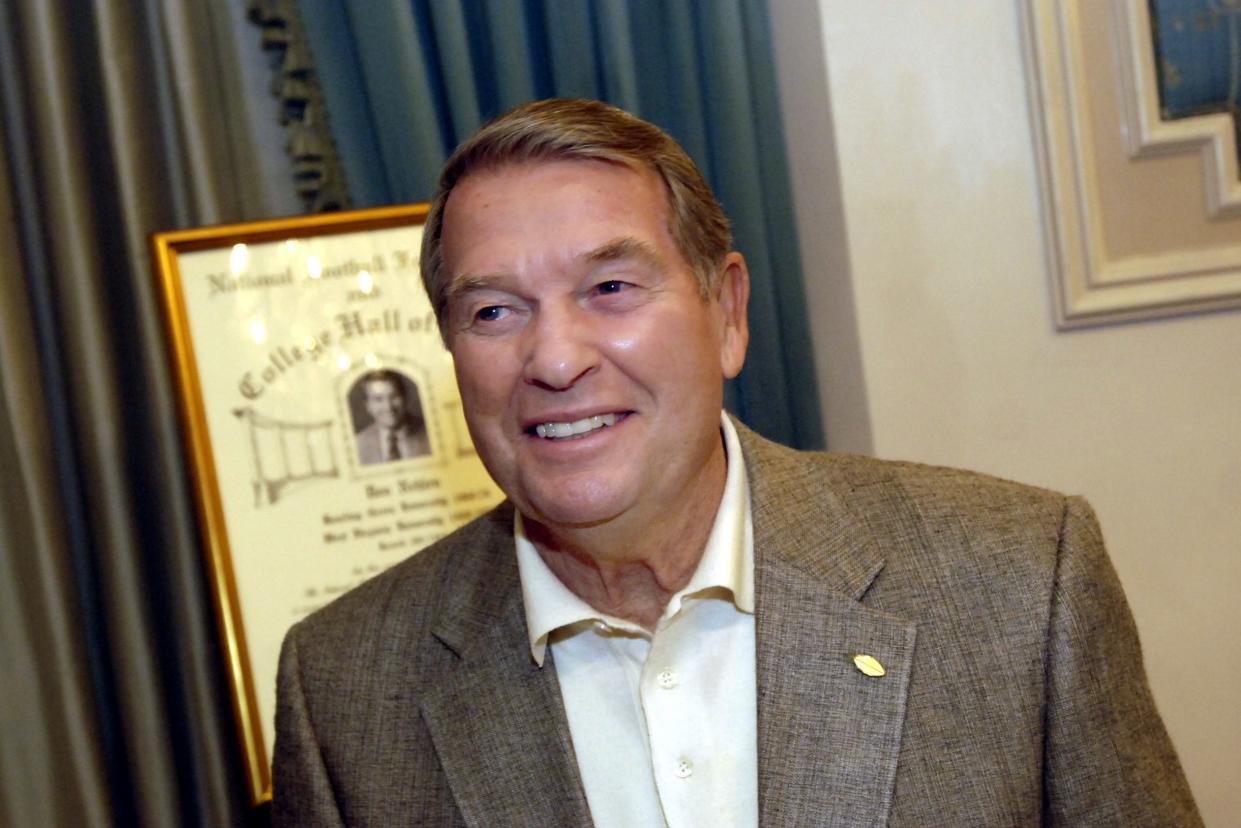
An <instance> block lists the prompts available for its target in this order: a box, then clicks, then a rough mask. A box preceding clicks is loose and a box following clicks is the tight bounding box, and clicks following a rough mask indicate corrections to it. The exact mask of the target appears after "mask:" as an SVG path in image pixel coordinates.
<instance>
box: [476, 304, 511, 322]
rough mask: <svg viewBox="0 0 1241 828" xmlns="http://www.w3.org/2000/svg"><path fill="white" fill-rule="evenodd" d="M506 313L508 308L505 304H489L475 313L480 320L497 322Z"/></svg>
mask: <svg viewBox="0 0 1241 828" xmlns="http://www.w3.org/2000/svg"><path fill="white" fill-rule="evenodd" d="M506 313H508V308H506V307H504V306H503V305H488V306H487V307H485V308H482V309H480V310H479V311H478V312H477V313H476V314H474V318H475V319H477V320H478V321H479V322H497V321H499V320H501V319H503V318H504V316H505V314H506Z"/></svg>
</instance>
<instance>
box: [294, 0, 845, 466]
mask: <svg viewBox="0 0 1241 828" xmlns="http://www.w3.org/2000/svg"><path fill="white" fill-rule="evenodd" d="M299 8H300V9H301V10H302V14H303V19H304V22H305V28H306V31H307V36H308V38H309V40H310V44H309V46H310V49H311V51H312V52H313V53H314V54H315V63H316V66H317V67H318V68H319V70H320V76H321V81H322V83H323V87H324V94H325V97H326V99H327V102H328V107H329V109H330V110H331V111H332V113H333V116H332V124H333V131H334V134H335V135H336V137H337V141H338V144H339V145H340V147H341V158H342V163H343V164H344V166H345V168H346V169H347V171H348V177H349V180H350V182H351V188H350V189H351V193H352V195H353V199H354V203H355V204H357V205H359V206H361V205H375V204H385V203H392V202H401V201H425V200H426V199H428V198H429V197H430V195H431V193H432V192H433V191H434V186H435V179H436V176H437V175H438V172H439V168H440V166H441V165H442V164H443V162H444V160H445V158H446V157H447V155H448V154H449V153H450V152H451V151H452V149H453V147H455V146H456V144H457V143H459V142H460V141H461V140H463V139H464V138H465V137H467V136H468V135H469V134H470V133H471V132H473V131H474V130H475V129H477V128H478V127H479V126H480V125H481V124H482V123H483V122H484V121H485V120H486V119H488V118H490V117H493V116H495V115H497V114H499V113H500V112H502V111H504V110H506V109H509V108H511V107H513V106H516V105H518V104H520V103H523V102H525V101H529V100H533V99H536V98H545V97H552V96H565V97H585V98H598V99H601V100H606V101H610V102H612V103H615V104H617V105H619V106H622V107H624V108H625V109H628V110H630V111H631V112H634V113H635V114H637V115H639V116H641V117H644V118H646V119H648V120H650V121H652V122H654V123H656V124H659V125H660V126H661V127H663V128H664V129H665V130H667V131H668V132H669V133H670V134H671V135H672V136H673V137H675V138H676V139H677V140H678V141H680V142H681V144H682V145H683V146H684V147H685V149H686V151H687V152H688V153H689V154H690V155H691V156H692V157H693V158H694V159H695V160H696V161H697V162H698V164H699V165H700V167H701V168H702V170H703V173H704V175H705V176H706V177H707V179H708V180H709V181H710V182H711V184H712V186H713V188H714V189H715V191H716V194H717V195H718V196H719V198H720V201H721V202H722V203H723V205H724V208H725V210H726V211H727V212H728V214H729V216H730V217H731V218H732V219H733V225H734V232H735V235H736V238H737V246H738V248H739V249H740V250H741V251H742V252H743V253H745V255H746V259H747V261H748V262H749V265H750V271H751V276H752V277H753V290H752V299H751V306H750V326H751V345H750V352H749V355H748V358H747V362H746V368H745V370H744V371H743V372H742V373H741V376H740V377H738V378H737V379H736V380H735V381H733V382H731V383H729V384H728V387H727V389H726V397H725V399H726V404H727V405H728V407H729V408H730V409H731V410H733V411H735V412H736V413H737V414H738V415H740V416H741V418H742V419H743V420H745V421H746V422H747V423H749V424H750V425H751V426H753V427H754V428H756V429H757V430H758V431H760V432H761V433H763V434H765V435H767V436H769V437H772V438H774V439H776V440H779V441H781V442H784V443H787V444H790V445H794V446H798V447H801V448H821V447H822V445H823V436H822V435H823V431H822V422H821V419H820V415H819V402H818V395H817V392H816V390H815V383H814V376H815V374H814V370H813V366H812V364H811V359H812V357H811V354H812V353H813V351H812V348H811V344H810V337H809V323H808V320H807V319H806V312H805V300H804V290H803V286H802V282H801V278H802V277H801V265H800V260H799V257H798V253H797V238H796V231H795V229H794V217H793V202H792V197H791V191H790V187H789V184H788V172H787V163H786V160H785V151H784V138H783V133H782V131H781V126H780V112H779V104H778V99H777V94H776V81H775V73H774V59H773V56H772V52H771V37H770V32H769V31H768V21H767V14H766V6H765V2H764V0H371V2H367V3H357V4H348V5H347V6H346V11H342V10H341V9H340V8H339V4H337V3H335V2H333V0H300V2H299ZM342 18H347V21H343V20H342Z"/></svg>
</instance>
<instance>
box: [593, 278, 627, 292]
mask: <svg viewBox="0 0 1241 828" xmlns="http://www.w3.org/2000/svg"><path fill="white" fill-rule="evenodd" d="M625 288H626V284H625V283H624V282H622V281H620V280H619V279H609V280H608V281H606V282H600V283H599V286H598V287H597V288H596V290H598V291H599V292H600V293H620V292H621V291H622V290H624V289H625Z"/></svg>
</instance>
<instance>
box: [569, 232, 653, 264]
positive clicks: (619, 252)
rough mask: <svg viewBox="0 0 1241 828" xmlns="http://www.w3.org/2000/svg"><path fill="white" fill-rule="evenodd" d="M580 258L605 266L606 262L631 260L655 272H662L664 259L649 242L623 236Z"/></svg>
mask: <svg viewBox="0 0 1241 828" xmlns="http://www.w3.org/2000/svg"><path fill="white" fill-rule="evenodd" d="M581 258H582V259H584V260H585V261H586V262H587V263H589V264H605V263H607V262H616V261H623V260H625V259H633V260H636V261H639V262H644V263H645V264H648V265H650V266H651V267H654V268H655V269H657V270H661V271H662V270H664V269H665V263H664V259H663V257H662V256H660V255H659V252H658V251H657V250H656V249H655V247H654V246H653V245H651V244H650V243H649V242H645V241H642V240H641V239H635V238H634V237H632V236H623V237H621V238H617V239H612V240H611V241H609V242H605V243H604V244H601V245H600V246H598V247H596V248H595V249H594V250H590V251H588V252H586V253H585V254H583V255H582V257H581Z"/></svg>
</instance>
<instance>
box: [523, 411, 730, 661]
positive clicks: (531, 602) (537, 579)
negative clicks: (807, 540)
mask: <svg viewBox="0 0 1241 828" xmlns="http://www.w3.org/2000/svg"><path fill="white" fill-rule="evenodd" d="M720 423H721V425H720V430H721V431H722V432H723V435H724V452H725V455H726V457H727V461H728V471H727V473H726V476H725V479H724V494H723V496H722V497H721V498H720V507H719V510H718V511H717V512H716V514H715V522H714V523H713V524H712V526H711V533H710V535H708V537H707V544H706V547H705V548H704V549H703V553H702V560H700V561H699V562H698V568H697V569H696V570H694V574H693V576H692V577H691V578H690V580H689V583H688V584H686V585H685V587H684V588H683V589H681V590H680V591H679V592H677V593H676V594H675V595H673V596H672V599H671V600H670V601H669V602H668V607H667V609H666V610H665V611H664V616H663V618H662V619H661V621H660V623H661V624H662V623H663V622H664V621H666V620H667V619H669V618H671V617H672V616H674V615H676V614H677V612H679V611H680V609H681V606H682V604H683V602H684V600H685V599H686V598H687V597H692V596H694V595H696V594H698V593H701V592H703V591H704V590H711V589H718V588H723V589H725V590H727V591H728V592H729V593H730V594H731V596H732V601H733V604H734V605H735V606H736V607H737V609H738V610H740V611H741V612H745V613H749V614H753V612H754V529H753V524H752V522H751V517H750V486H749V482H748V480H747V478H746V471H745V461H744V459H743V457H742V454H741V443H740V442H739V441H738V439H737V430H736V428H734V427H733V424H732V421H731V420H729V419H728V416H727V415H725V414H724V413H723V412H721V414H720ZM513 538H514V540H515V542H516V547H517V570H518V572H519V573H520V576H521V598H522V603H523V604H524V605H525V611H526V631H527V633H528V635H529V638H530V655H531V656H533V658H534V661H535V663H537V664H538V665H539V666H540V667H541V666H543V660H544V657H545V655H546V653H547V642H548V638H549V636H550V635H551V633H552V632H554V631H555V630H558V629H560V628H562V627H567V626H570V625H574V624H579V623H581V622H583V621H601V622H603V623H605V624H607V625H609V626H613V627H618V628H620V629H625V630H630V631H634V632H643V634H645V632H644V631H642V630H641V629H640V628H639V627H638V626H637V625H635V624H633V623H631V622H629V621H624V620H622V619H619V618H614V617H611V616H608V615H606V614H604V613H601V612H599V611H598V610H596V609H595V608H594V607H592V606H590V604H588V603H586V602H585V601H583V600H582V599H581V598H579V597H578V596H577V595H575V594H574V593H573V592H572V591H571V590H570V589H569V588H568V587H566V586H565V585H564V583H562V582H561V580H560V579H559V578H557V577H556V575H555V574H554V573H553V572H552V571H551V570H550V569H549V568H548V566H547V564H545V563H544V562H543V559H542V558H540V557H539V553H538V550H536V549H535V548H534V544H533V543H532V542H531V541H530V539H529V538H527V537H526V533H525V527H524V526H523V524H522V519H521V513H520V512H514V516H513Z"/></svg>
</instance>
